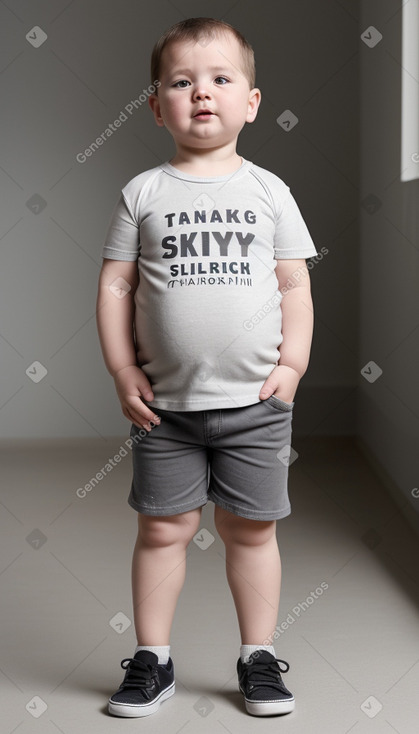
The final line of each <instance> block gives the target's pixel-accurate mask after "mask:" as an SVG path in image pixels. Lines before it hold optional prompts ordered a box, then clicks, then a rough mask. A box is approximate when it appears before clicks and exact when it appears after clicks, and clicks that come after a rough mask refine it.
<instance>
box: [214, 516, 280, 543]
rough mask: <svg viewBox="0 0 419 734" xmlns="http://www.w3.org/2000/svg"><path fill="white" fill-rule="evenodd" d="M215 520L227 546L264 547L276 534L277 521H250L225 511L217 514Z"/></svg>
mask: <svg viewBox="0 0 419 734" xmlns="http://www.w3.org/2000/svg"><path fill="white" fill-rule="evenodd" d="M214 520H215V527H216V528H217V532H218V534H219V536H220V538H221V539H222V540H223V542H224V543H225V544H226V545H228V544H231V543H236V544H240V545H248V546H258V545H264V544H265V543H267V542H268V541H269V540H270V539H271V538H272V536H274V535H275V532H276V520H267V521H265V520H249V519H248V518H245V517H240V516H239V515H234V514H233V513H231V512H227V511H225V510H223V511H222V512H219V511H218V512H216V513H215V517H214Z"/></svg>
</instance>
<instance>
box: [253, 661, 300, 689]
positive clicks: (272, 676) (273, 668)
mask: <svg viewBox="0 0 419 734" xmlns="http://www.w3.org/2000/svg"><path fill="white" fill-rule="evenodd" d="M276 663H278V664H279V663H284V665H285V666H286V667H285V669H284V670H283V669H282V668H281V666H280V665H276ZM278 667H279V670H280V672H281V673H287V672H288V670H289V668H290V666H289V664H288V663H287V662H286V661H285V660H281V659H280V658H275V662H274V661H272V662H269V663H262V662H258V661H257V660H254V661H253V662H252V663H251V664H250V665H246V667H245V668H244V671H243V675H245V676H246V677H247V680H248V682H249V684H250V686H251V688H252V690H255V689H256V688H264V687H265V686H268V687H269V688H276V689H277V690H279V691H281V692H283V688H284V683H283V681H282V679H281V675H280V672H279V671H278Z"/></svg>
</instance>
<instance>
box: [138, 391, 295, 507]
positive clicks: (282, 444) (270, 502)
mask: <svg viewBox="0 0 419 734" xmlns="http://www.w3.org/2000/svg"><path fill="white" fill-rule="evenodd" d="M150 407H151V406H150ZM293 407H294V403H285V402H284V401H283V400H280V399H279V398H277V397H275V396H274V395H272V396H271V397H270V398H268V399H267V400H261V401H259V402H258V403H255V404H254V405H248V406H246V407H244V408H224V409H221V410H218V409H216V410H202V411H182V412H179V411H176V412H174V411H170V410H161V409H155V410H156V412H157V414H158V415H159V416H160V418H161V423H160V424H159V425H157V426H155V427H154V428H152V430H151V431H150V432H149V433H146V432H145V430H144V429H139V428H138V427H137V426H135V425H134V424H132V425H131V431H130V436H131V439H132V457H133V480H132V486H131V492H130V495H129V497H128V503H129V504H130V505H131V507H133V508H134V509H135V510H137V512H141V513H143V514H145V515H177V514H178V513H181V512H188V511H189V510H193V509H195V508H197V507H201V506H202V505H205V504H206V503H207V502H208V500H211V501H212V502H214V503H215V504H216V505H219V506H220V507H222V508H224V509H225V510H228V511H230V512H232V513H234V514H235V515H240V516H241V517H246V518H249V519H252V520H279V519H280V518H282V517H286V516H287V515H289V514H290V513H291V505H290V502H289V499H288V459H289V454H290V446H291V432H292V429H291V423H292V411H293ZM152 409H153V408H152ZM145 434H146V435H145Z"/></svg>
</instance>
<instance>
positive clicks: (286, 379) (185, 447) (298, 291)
mask: <svg viewBox="0 0 419 734" xmlns="http://www.w3.org/2000/svg"><path fill="white" fill-rule="evenodd" d="M151 78H152V81H153V84H154V85H155V93H153V94H152V95H151V96H150V97H149V104H150V107H151V109H152V112H153V114H154V118H155V121H156V123H157V125H159V126H162V127H163V126H165V127H166V128H167V130H168V131H169V133H170V134H171V135H172V137H173V140H174V142H175V146H176V153H175V155H174V157H173V158H172V159H171V160H170V161H166V162H164V163H162V164H160V165H158V166H156V167H155V168H152V169H149V170H146V171H144V172H143V173H140V174H139V175H137V176H135V178H133V179H132V180H131V181H129V183H128V184H127V185H126V186H125V187H124V188H123V189H122V193H121V196H120V199H119V201H118V202H117V204H116V206H115V209H114V212H113V215H112V219H111V222H110V226H109V230H108V234H107V237H106V241H105V244H104V246H103V251H102V255H103V258H104V260H103V266H102V269H101V273H100V282H99V292H98V303H97V306H98V308H97V322H98V332H99V337H100V342H101V346H102V351H103V356H104V360H105V364H106V366H107V369H108V370H109V372H110V374H111V375H112V377H113V378H114V381H115V387H116V391H117V394H118V397H119V399H120V402H121V406H122V412H123V414H124V415H125V417H126V418H127V419H128V420H129V421H130V422H131V431H130V435H131V438H132V445H133V449H132V451H133V481H132V486H131V491H130V494H129V498H128V502H129V504H130V506H131V507H133V509H135V510H136V511H137V513H138V537H137V540H136V544H135V548H134V554H133V562H132V593H133V609H134V622H135V631H136V636H137V646H136V648H135V652H134V655H133V657H131V658H125V659H124V660H123V661H122V663H121V665H122V667H123V668H124V669H125V670H126V672H125V677H124V680H123V682H122V684H121V686H120V688H119V689H118V691H117V692H116V693H115V694H114V695H112V696H111V697H110V699H109V703H108V710H109V713H111V714H113V715H116V716H124V717H140V716H146V715H149V714H152V713H154V712H156V711H157V710H158V708H159V706H160V704H161V703H162V702H163V701H164V700H165V699H167V698H169V697H170V696H171V695H172V694H173V693H174V691H175V683H174V666H173V661H172V658H171V657H170V630H171V626H172V621H173V617H174V613H175V609H176V603H177V599H178V597H179V593H180V591H181V588H182V586H183V582H184V578H185V559H186V549H187V546H188V544H189V542H190V541H191V540H192V538H193V537H194V535H195V534H196V533H197V531H198V529H199V526H200V518H201V511H202V507H203V506H204V505H205V504H206V503H207V502H208V500H211V501H212V502H213V503H214V505H215V514H214V521H215V526H216V528H217V531H218V533H219V535H220V537H221V539H222V540H223V542H224V544H225V549H226V572H227V579H228V583H229V586H230V589H231V592H232V595H233V599H234V603H235V608H236V612H237V618H238V624H239V628H240V635H241V648H240V657H239V659H238V661H237V674H238V681H239V689H240V691H241V693H242V694H243V696H244V701H245V707H246V711H247V712H248V713H250V714H253V715H256V716H266V715H271V714H284V713H288V712H290V711H292V710H293V709H294V697H293V695H292V693H291V692H290V691H289V690H288V689H287V688H286V687H285V685H284V683H283V681H282V677H281V672H282V673H285V672H287V671H288V669H289V665H288V663H287V662H285V661H284V660H280V659H278V658H276V653H275V649H274V647H273V645H272V640H273V633H274V631H275V627H276V625H277V618H278V607H279V594H280V584H281V561H280V555H279V549H278V544H277V540H276V521H277V520H278V519H280V518H283V517H286V516H287V515H289V514H290V512H291V507H290V503H289V498H288V491H287V478H288V466H287V454H288V455H289V451H290V444H291V422H292V413H293V407H294V396H295V393H296V390H297V387H298V384H299V381H300V379H301V377H302V376H303V374H304V373H305V371H306V369H307V365H308V361H309V354H310V347H311V339H312V332H313V307H312V300H311V294H310V279H309V274H308V270H307V267H306V263H305V258H307V257H312V256H314V255H316V254H317V251H316V248H315V246H314V244H313V241H312V239H311V237H310V234H309V232H308V230H307V227H306V225H305V222H304V220H303V218H302V216H301V213H300V211H299V209H298V206H297V204H296V202H295V200H294V198H293V196H292V194H291V193H290V189H289V187H288V186H287V185H286V184H285V183H284V182H283V181H282V180H281V179H280V178H278V177H277V176H276V175H275V174H274V173H271V172H269V171H267V170H266V169H264V168H261V167H259V166H257V165H255V164H254V163H252V162H250V161H248V160H246V159H244V158H243V157H241V156H240V155H238V153H237V152H236V145H237V138H238V135H239V133H240V131H241V129H242V128H243V126H244V124H245V123H246V122H249V123H250V122H253V121H254V119H255V118H256V115H257V111H258V107H259V104H260V100H261V93H260V90H259V89H257V88H256V87H255V66H254V57H253V51H252V48H251V46H250V45H249V43H248V42H247V41H246V40H245V38H244V37H243V36H242V35H241V34H240V33H239V32H238V31H237V30H236V29H234V28H233V27H232V26H230V25H228V24H227V23H224V22H222V21H218V20H215V19H212V18H190V19H188V20H185V21H181V22H180V23H177V24H176V25H175V26H173V27H172V28H170V29H169V30H168V31H167V32H166V33H165V34H164V35H163V36H162V38H160V40H159V41H158V42H157V43H156V45H155V47H154V50H153V55H152V74H151ZM280 663H283V666H284V667H282V668H281V667H280V665H279V664H280Z"/></svg>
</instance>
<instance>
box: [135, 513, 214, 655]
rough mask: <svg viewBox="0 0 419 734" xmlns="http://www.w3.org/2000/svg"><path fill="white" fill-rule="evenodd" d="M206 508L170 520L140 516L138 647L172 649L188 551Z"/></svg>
mask: <svg viewBox="0 0 419 734" xmlns="http://www.w3.org/2000/svg"><path fill="white" fill-rule="evenodd" d="M201 512H202V507H199V508H197V509H195V510H191V511H189V512H184V513H181V514H178V515H170V516H153V515H144V514H142V513H138V537H137V540H136V543H135V547H134V553H133V558H132V597H133V610H134V624H135V631H136V635H137V643H138V645H150V646H151V645H153V646H154V645H156V646H160V645H169V644H170V630H171V627H172V622H173V618H174V614H175V610H176V604H177V600H178V597H179V594H180V591H181V589H182V586H183V584H184V581H185V568H186V548H187V546H188V544H189V543H190V541H191V540H192V538H193V536H194V535H195V534H196V533H197V532H198V529H199V524H200V519H201Z"/></svg>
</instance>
